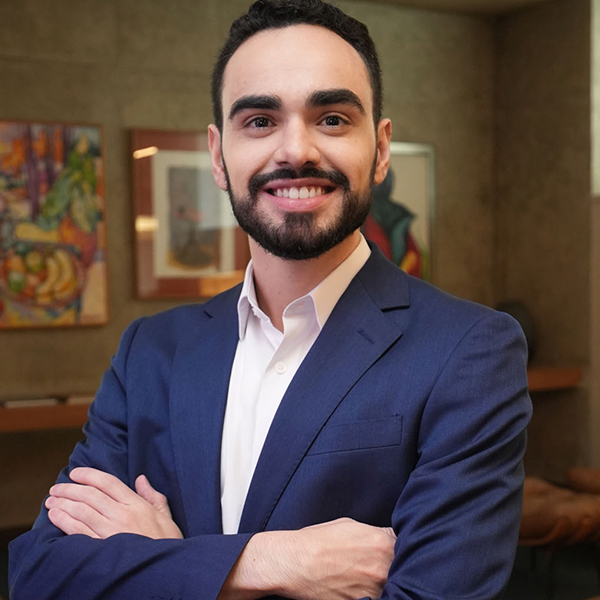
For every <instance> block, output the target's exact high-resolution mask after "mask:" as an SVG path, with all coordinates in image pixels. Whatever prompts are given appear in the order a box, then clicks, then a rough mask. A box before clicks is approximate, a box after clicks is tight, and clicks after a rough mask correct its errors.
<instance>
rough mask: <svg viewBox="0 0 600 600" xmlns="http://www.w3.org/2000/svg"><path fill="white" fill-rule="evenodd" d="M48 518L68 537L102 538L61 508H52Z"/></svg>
mask: <svg viewBox="0 0 600 600" xmlns="http://www.w3.org/2000/svg"><path fill="white" fill-rule="evenodd" d="M48 518H49V519H50V522H51V523H52V525H54V526H55V527H58V528H59V529H60V530H61V531H62V532H63V533H66V534H67V535H73V534H76V533H81V534H83V535H87V536H89V537H92V538H100V536H99V535H98V534H97V533H96V532H95V531H92V530H91V529H90V528H89V527H88V526H87V525H86V524H85V523H81V522H80V521H77V519H74V518H73V517H72V516H71V515H69V514H68V513H66V512H64V511H62V510H61V509H60V508H51V509H50V510H49V511H48Z"/></svg>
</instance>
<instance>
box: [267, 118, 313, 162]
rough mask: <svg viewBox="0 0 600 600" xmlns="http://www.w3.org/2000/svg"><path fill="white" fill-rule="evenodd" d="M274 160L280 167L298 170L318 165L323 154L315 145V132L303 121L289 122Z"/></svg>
mask: <svg viewBox="0 0 600 600" xmlns="http://www.w3.org/2000/svg"><path fill="white" fill-rule="evenodd" d="M274 158H275V161H276V162H277V163H278V164H279V165H289V166H290V167H293V168H296V169H297V168H299V167H302V166H303V165H306V164H307V163H311V164H315V165H316V164H318V163H319V161H320V160H321V154H320V152H319V149H318V148H317V145H316V143H315V132H313V131H311V128H310V126H308V125H307V124H306V123H304V122H303V121H301V120H294V121H291V122H289V123H288V124H286V126H285V128H284V129H283V130H282V131H281V139H280V143H279V146H278V148H277V151H276V152H275V156H274Z"/></svg>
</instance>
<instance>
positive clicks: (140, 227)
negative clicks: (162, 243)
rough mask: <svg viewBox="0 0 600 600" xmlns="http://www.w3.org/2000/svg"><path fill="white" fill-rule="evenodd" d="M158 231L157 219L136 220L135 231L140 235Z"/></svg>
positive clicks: (142, 218)
mask: <svg viewBox="0 0 600 600" xmlns="http://www.w3.org/2000/svg"><path fill="white" fill-rule="evenodd" d="M157 229H158V219H157V218H156V217H137V218H136V219H135V230H136V231H138V232H139V233H146V232H148V231H156V230H157Z"/></svg>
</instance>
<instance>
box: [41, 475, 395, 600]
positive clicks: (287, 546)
mask: <svg viewBox="0 0 600 600" xmlns="http://www.w3.org/2000/svg"><path fill="white" fill-rule="evenodd" d="M70 477H71V479H72V480H73V481H74V482H76V483H62V484H57V485H54V486H53V487H52V488H51V489H50V496H49V497H48V498H47V499H46V502H45V505H46V508H48V509H49V512H48V517H49V519H50V521H51V522H52V523H53V524H54V525H55V526H56V527H58V528H59V529H61V530H62V531H63V532H64V533H66V534H68V535H74V534H83V535H87V536H89V537H92V538H97V539H106V538H108V537H110V536H112V535H116V534H119V533H131V534H137V535H141V536H146V537H148V538H152V539H183V535H182V533H181V531H180V529H179V527H177V525H176V524H175V522H174V521H173V520H172V518H171V512H170V509H169V506H168V503H167V499H166V498H165V496H164V495H163V494H160V493H159V492H157V491H156V490H154V489H153V488H152V486H151V485H150V483H149V482H148V479H147V478H146V477H145V476H144V475H140V476H139V477H138V478H137V479H136V481H135V492H134V491H133V490H131V489H130V488H129V487H127V486H126V485H125V484H124V483H122V482H121V481H120V480H119V479H117V478H116V477H114V476H113V475H110V474H108V473H103V472H102V471H98V470H97V469H92V468H76V469H74V470H73V471H71V473H70ZM395 539H396V536H395V534H394V532H393V530H392V529H391V528H379V527H371V526H369V525H364V524H361V523H358V522H356V521H353V520H352V519H339V520H337V521H333V522H330V523H323V524H320V525H314V526H312V527H306V528H304V529H300V530H298V531H274V532H263V533H258V534H256V535H255V536H254V537H253V538H251V539H250V541H249V542H248V544H247V546H246V547H245V548H244V550H243V552H242V553H241V555H240V557H239V559H238V560H237V562H236V564H235V566H234V568H233V569H232V571H231V573H230V574H229V576H228V577H227V580H226V581H225V584H224V586H223V588H222V590H221V593H220V594H219V600H227V599H229V598H231V599H235V600H245V599H248V600H253V599H254V598H261V597H263V596H267V595H272V594H277V595H280V596H284V597H286V598H297V599H298V600H319V599H322V598H331V599H332V600H338V599H340V600H342V599H344V600H345V599H349V598H361V597H366V596H368V597H377V596H379V594H380V592H381V590H382V588H383V585H384V584H385V582H386V580H387V574H388V571H389V567H390V564H391V562H392V559H393V557H394V541H395Z"/></svg>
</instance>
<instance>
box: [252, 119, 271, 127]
mask: <svg viewBox="0 0 600 600" xmlns="http://www.w3.org/2000/svg"><path fill="white" fill-rule="evenodd" d="M249 125H250V126H251V127H256V128H257V129H263V128H264V127H269V125H271V121H269V119H267V117H256V118H254V119H252V121H250V123H249Z"/></svg>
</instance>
